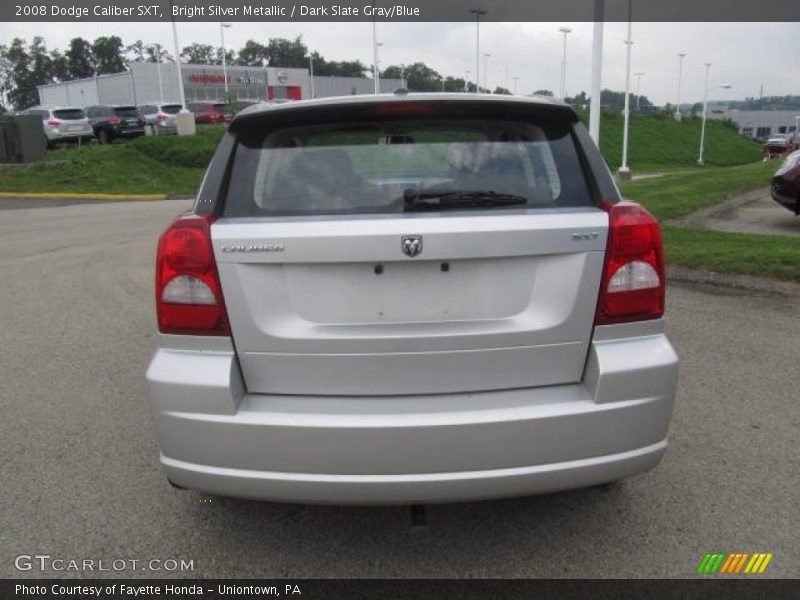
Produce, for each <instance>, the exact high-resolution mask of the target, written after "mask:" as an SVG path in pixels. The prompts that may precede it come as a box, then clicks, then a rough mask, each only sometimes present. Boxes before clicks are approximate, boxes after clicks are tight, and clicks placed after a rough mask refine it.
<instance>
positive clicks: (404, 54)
mask: <svg viewBox="0 0 800 600" xmlns="http://www.w3.org/2000/svg"><path fill="white" fill-rule="evenodd" d="M626 25H627V24H625V23H606V25H605V40H604V54H603V87H604V88H611V89H614V90H622V89H624V85H625V44H624V40H625V31H626ZM562 26H567V27H570V28H572V30H573V31H572V33H570V34H569V36H568V43H567V94H568V95H571V94H574V93H577V92H579V91H581V90H585V91H586V92H587V93H588V92H589V87H590V66H591V44H592V29H593V25H592V24H591V23H482V24H481V53H483V52H489V53H490V54H491V56H490V57H489V58H488V63H487V64H488V69H487V70H488V77H489V79H488V84H489V86H490V87H491V88H492V89H494V87H495V86H497V85H501V86H505V85H506V69H507V70H508V75H509V81H508V87H509V88H510V89H512V90H513V88H514V82H513V79H511V78H513V77H519V80H518V82H517V89H518V92H519V93H526V94H527V93H530V92H532V91H534V90H538V89H550V90H553V91H554V92H556V93H557V92H558V89H559V86H560V73H561V56H562V37H561V36H562V34H561V33H559V31H558V28H559V27H562ZM377 28H378V40H379V41H380V42H382V43H383V46H382V47H381V49H380V58H379V60H380V63H381V65H382V66H387V65H390V64H402V63H405V64H408V63H412V62H417V61H422V62H425V63H426V64H428V65H429V66H430V67H432V68H434V69H436V70H437V71H438V72H439V73H441V74H443V75H453V76H457V77H464V76H465V74H466V71H467V70H470V71H471V75H470V77H471V79H472V80H474V77H475V24H474V23H380V22H379V23H378V24H377ZM219 32H220V28H219V25H218V24H215V23H179V24H178V35H179V38H180V40H179V41H180V44H181V47H183V46H186V45H188V44H190V43H192V42H199V43H205V44H213V45H216V46H218V45H219V43H220V36H219ZM112 34H113V35H118V36H120V37H121V38H122V40H123V43H125V44H130V43H132V42H134V41H135V40H137V39H141V40H143V41H144V42H145V43H155V42H158V43H160V44H162V45H164V46H165V47H167V48H169V49H170V50H172V48H173V43H172V31H171V26H170V24H169V23H44V24H43V23H14V24H11V23H0V43H8V42H10V41H11V39H12V38H13V37H15V36H20V37H23V38H26V39H28V40H30V39H31V38H33V36H34V35H42V36H43V37H44V38H45V40H46V42H47V46H48V48H49V49H53V48H61V49H63V48H64V47H65V46H66V45H67V43H68V42H69V40H70V39H71V38H73V37H76V36H81V37H84V38H87V39H90V40H92V39H94V38H95V37H98V36H100V35H112ZM298 35H302V36H303V41H304V42H305V44H306V45H307V46H308V47H309V48H311V49H312V50H316V51H318V52H319V53H320V54H322V55H323V56H325V58H327V59H330V60H343V59H360V60H361V61H362V62H364V64H367V65H371V64H372V24H371V23H335V24H334V23H233V26H232V27H231V28H230V29H227V30H226V36H225V38H226V39H225V41H226V46H228V47H229V48H233V49H238V48H240V47H241V46H242V45H243V44H244V42H245V41H246V40H248V39H250V38H253V39H256V40H260V41H262V42H263V41H266V39H268V38H270V37H285V38H294V37H296V36H298ZM633 40H634V44H633V51H632V63H631V72H642V73H644V75H643V76H642V77H641V93H642V94H644V95H646V96H648V97H649V98H650V99H651V100H652V101H653V102H655V103H656V104H664V103H666V102H672V103H674V102H675V98H676V94H677V81H678V57H677V55H678V53H679V52H685V53H686V55H687V56H686V58H685V59H684V64H683V84H682V92H681V100H682V101H683V102H694V101H700V100H702V96H703V63H706V62H710V63H712V65H713V66H712V67H711V71H710V82H709V83H710V87H714V86H717V85H719V84H722V83H731V84H732V85H733V88H732V89H731V90H722V89H716V90H712V91H711V92H710V95H709V97H710V98H711V99H721V100H731V99H742V98H745V97H748V96H756V97H757V96H758V95H759V89H760V87H761V86H762V85H763V87H764V93H765V94H768V95H784V94H797V95H800V77H798V73H800V68H798V66H797V55H798V54H797V53H798V49H800V23H634V24H633ZM481 71H483V60H482V61H481ZM483 82H484V76H483V73H482V74H481V85H484V83H483ZM631 92H632V93H635V92H636V79H635V78H632V80H631Z"/></svg>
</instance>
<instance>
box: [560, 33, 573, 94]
mask: <svg viewBox="0 0 800 600" xmlns="http://www.w3.org/2000/svg"><path fill="white" fill-rule="evenodd" d="M558 30H559V31H560V32H561V33H563V34H564V53H563V55H562V57H561V99H562V100H563V99H564V96H566V95H567V35H568V34H570V33H571V32H572V29H570V28H569V27H559V29H558Z"/></svg>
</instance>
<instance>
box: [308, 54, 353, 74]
mask: <svg viewBox="0 0 800 600" xmlns="http://www.w3.org/2000/svg"><path fill="white" fill-rule="evenodd" d="M311 56H312V57H313V59H314V75H319V76H325V77H328V76H331V77H364V73H365V72H366V71H367V66H366V65H365V64H364V63H362V62H361V61H360V60H343V61H335V60H332V61H328V60H325V58H323V57H322V56H320V54H319V53H318V52H313V53H312V54H311Z"/></svg>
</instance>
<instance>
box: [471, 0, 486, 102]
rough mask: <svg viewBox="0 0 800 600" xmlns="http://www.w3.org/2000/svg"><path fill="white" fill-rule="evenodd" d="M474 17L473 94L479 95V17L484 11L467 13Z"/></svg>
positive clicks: (475, 10)
mask: <svg viewBox="0 0 800 600" xmlns="http://www.w3.org/2000/svg"><path fill="white" fill-rule="evenodd" d="M469 12H471V13H472V14H474V15H475V93H476V94H480V93H481V15H485V14H486V11H485V10H478V9H474V10H471V11H469Z"/></svg>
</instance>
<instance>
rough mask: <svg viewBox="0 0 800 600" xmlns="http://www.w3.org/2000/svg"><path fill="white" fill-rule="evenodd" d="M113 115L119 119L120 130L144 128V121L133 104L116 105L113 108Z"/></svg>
mask: <svg viewBox="0 0 800 600" xmlns="http://www.w3.org/2000/svg"><path fill="white" fill-rule="evenodd" d="M114 116H116V117H117V118H118V119H119V128H120V129H121V130H125V131H127V130H131V129H143V128H144V121H143V120H142V119H141V117H140V116H139V111H138V110H137V109H136V107H135V106H117V107H115V108H114Z"/></svg>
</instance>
